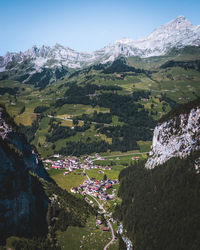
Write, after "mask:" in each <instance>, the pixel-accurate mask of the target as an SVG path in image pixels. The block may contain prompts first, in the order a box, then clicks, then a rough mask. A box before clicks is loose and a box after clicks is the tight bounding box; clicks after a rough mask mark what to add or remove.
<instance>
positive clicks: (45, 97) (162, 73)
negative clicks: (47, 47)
mask: <svg viewBox="0 0 200 250" xmlns="http://www.w3.org/2000/svg"><path fill="white" fill-rule="evenodd" d="M198 58H200V50H199V49H198V48H186V49H184V50H183V51H181V52H180V51H174V50H173V51H171V52H170V53H169V54H168V55H166V56H163V57H153V58H147V59H139V58H135V57H130V58H128V60H127V62H128V64H129V65H131V66H135V67H136V68H139V67H140V68H144V69H150V70H152V69H153V70H154V71H153V73H152V74H151V75H149V74H144V73H140V74H138V73H132V72H128V73H126V74H124V76H122V74H103V73H102V72H101V71H97V70H91V71H90V72H89V73H88V74H87V75H86V74H85V73H83V74H82V73H80V74H79V75H78V76H74V77H72V78H68V77H65V78H64V79H63V80H60V81H57V82H55V83H54V84H52V85H49V86H47V87H46V88H45V89H43V90H41V91H39V90H37V89H35V88H34V87H33V86H31V85H25V84H20V83H18V82H14V81H10V80H4V81H1V82H0V84H1V85H0V86H1V87H6V86H7V87H18V88H19V93H18V95H16V96H11V95H8V94H4V95H3V96H1V101H0V102H1V103H4V104H6V107H7V109H8V111H9V113H10V114H11V115H12V116H13V117H14V119H15V121H16V122H17V123H18V124H19V123H22V124H24V125H25V126H29V125H31V124H32V122H33V121H34V120H35V119H36V115H35V114H33V111H34V108H35V107H37V106H38V105H43V106H44V105H45V106H48V107H49V109H48V111H47V112H46V113H45V114H46V115H47V114H51V113H53V114H54V116H56V117H58V118H62V117H63V116H67V115H71V116H77V115H81V114H84V113H85V114H91V113H93V112H94V111H95V110H96V111H97V112H109V109H106V108H100V107H95V108H93V107H91V106H90V105H81V104H76V105H73V104H65V105H63V106H62V107H60V108H56V109H55V108H54V107H52V106H51V103H52V102H53V101H55V100H59V98H62V97H63V96H64V93H65V91H66V90H67V89H68V86H67V84H66V83H68V84H69V83H70V82H71V83H72V82H74V81H76V83H77V84H83V82H84V84H85V83H94V84H98V85H99V84H100V85H118V86H121V87H122V88H123V90H122V91H117V92H118V93H120V94H130V93H131V92H132V91H133V90H142V89H143V90H150V91H151V98H150V99H149V100H148V101H143V100H141V101H140V103H141V104H143V105H144V106H145V109H147V110H149V111H150V110H152V111H153V112H154V114H152V116H153V118H154V119H160V118H161V117H162V116H163V115H164V114H166V113H167V112H168V111H169V110H170V107H169V105H167V106H166V109H165V111H163V109H162V107H163V103H164V101H162V102H160V100H159V98H160V97H161V94H166V96H167V97H170V98H171V99H173V100H175V101H176V102H178V103H184V102H187V101H188V100H193V99H195V98H196V96H197V95H199V93H200V84H199V79H200V72H198V71H195V70H192V69H191V70H185V69H183V68H180V67H173V68H166V69H159V67H160V66H161V65H163V64H164V63H165V62H166V61H168V60H172V59H173V60H177V61H178V60H182V61H183V60H184V61H187V60H194V59H198ZM86 77H87V78H86ZM9 101H10V102H9ZM11 102H15V103H16V105H12V104H11ZM152 104H154V107H153V108H151V105H152ZM23 106H25V112H23V113H22V114H20V110H21V108H22V107H23ZM57 120H59V121H61V122H62V125H63V126H70V127H71V126H73V124H72V121H70V120H67V121H64V120H61V119H57ZM48 122H49V119H47V118H43V119H42V120H41V122H40V124H39V129H38V130H37V132H36V135H35V139H34V141H33V142H32V143H33V144H34V145H36V147H37V148H38V150H39V152H40V153H41V154H42V155H43V156H44V157H46V156H47V155H51V154H52V153H53V150H52V143H47V141H46V135H47V134H48V133H49V132H48V129H49V125H48ZM117 124H120V122H119V121H118V117H116V116H115V117H113V122H112V125H117ZM79 125H82V123H81V122H80V124H79ZM96 133H98V131H96V130H94V127H92V128H91V129H90V130H88V131H86V132H84V133H78V134H77V135H76V136H75V137H73V138H68V139H65V140H62V139H61V140H59V141H57V142H55V146H56V149H59V148H61V147H64V146H65V144H66V141H69V140H75V141H78V140H79V139H80V138H81V139H83V140H84V138H86V137H90V138H91V140H95V139H97V138H94V135H95V134H96ZM101 139H103V140H105V141H107V142H109V143H111V141H110V139H109V138H107V137H105V136H104V135H101ZM39 143H40V144H41V147H40V148H39V147H38V145H39ZM141 150H143V149H142V148H141Z"/></svg>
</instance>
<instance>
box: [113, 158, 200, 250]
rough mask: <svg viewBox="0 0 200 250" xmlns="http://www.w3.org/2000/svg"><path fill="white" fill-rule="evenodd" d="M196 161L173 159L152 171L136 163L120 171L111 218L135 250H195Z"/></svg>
mask: <svg viewBox="0 0 200 250" xmlns="http://www.w3.org/2000/svg"><path fill="white" fill-rule="evenodd" d="M198 157H199V154H198V155H192V156H190V157H189V158H188V159H179V158H173V159H171V160H169V161H167V162H166V163H164V164H163V165H161V166H157V167H155V168H154V169H152V170H149V169H146V168H145V167H144V162H138V163H136V164H134V166H130V167H128V168H126V169H124V170H122V171H121V173H120V175H119V179H120V189H119V196H120V197H121V198H122V204H121V206H120V207H119V206H117V207H116V210H115V213H114V215H115V217H117V218H119V219H121V220H122V221H123V224H124V226H125V228H126V229H127V232H128V236H129V237H130V239H131V240H132V241H133V246H134V249H135V250H144V249H149V250H160V249H169V250H173V249H183V250H184V249H185V250H188V249H194V250H197V249H199V246H200V223H199V220H198V218H199V215H200V212H199V211H200V199H199V197H200V176H199V174H197V173H196V170H195V168H194V162H195V159H197V158H198Z"/></svg>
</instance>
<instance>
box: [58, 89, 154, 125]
mask: <svg viewBox="0 0 200 250" xmlns="http://www.w3.org/2000/svg"><path fill="white" fill-rule="evenodd" d="M97 87H98V86H97V85H92V84H87V85H85V86H83V87H80V86H78V85H73V86H71V87H70V88H69V89H68V90H67V91H66V96H67V97H66V98H65V99H60V100H57V101H56V102H55V104H54V105H55V107H61V106H62V105H64V104H66V103H68V104H84V105H91V106H93V107H95V106H100V107H105V108H109V109H110V113H111V115H117V116H119V120H120V121H122V122H125V123H128V124H130V125H135V126H143V127H149V128H153V127H154V126H155V121H154V120H153V118H152V117H150V116H149V114H148V112H147V111H145V109H144V107H143V105H141V104H137V103H134V101H135V99H138V98H143V96H148V93H147V94H146V93H144V92H143V91H141V92H139V93H135V92H134V93H133V95H132V96H128V95H119V94H117V93H112V92H111V93H101V94H99V95H94V94H95V91H96V89H97ZM91 95H93V96H91Z"/></svg>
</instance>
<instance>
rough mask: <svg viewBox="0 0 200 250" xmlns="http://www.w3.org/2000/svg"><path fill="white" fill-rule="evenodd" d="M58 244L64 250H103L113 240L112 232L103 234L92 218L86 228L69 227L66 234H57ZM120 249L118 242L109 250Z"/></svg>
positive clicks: (92, 217)
mask: <svg viewBox="0 0 200 250" xmlns="http://www.w3.org/2000/svg"><path fill="white" fill-rule="evenodd" d="M57 239H58V243H59V245H60V246H61V249H63V250H76V249H85V250H102V249H103V248H104V246H105V245H106V244H107V243H108V242H109V241H110V240H111V232H103V231H102V230H101V229H100V228H97V227H96V218H95V217H94V216H91V217H90V218H88V222H87V224H86V226H85V227H82V228H80V227H72V226H70V227H68V229H67V230H66V231H65V232H60V231H58V232H57ZM114 249H115V250H117V249H118V241H116V242H115V243H114V244H113V245H112V246H111V247H110V248H109V250H114Z"/></svg>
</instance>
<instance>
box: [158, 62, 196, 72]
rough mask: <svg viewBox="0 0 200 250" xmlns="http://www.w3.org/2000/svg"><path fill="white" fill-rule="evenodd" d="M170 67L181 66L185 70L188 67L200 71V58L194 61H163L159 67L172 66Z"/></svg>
mask: <svg viewBox="0 0 200 250" xmlns="http://www.w3.org/2000/svg"><path fill="white" fill-rule="evenodd" d="M172 67H181V68H184V69H185V70H188V69H194V70H197V71H200V60H194V61H186V62H184V61H174V60H171V61H168V62H166V63H164V64H163V65H162V66H161V67H160V68H161V69H166V68H172Z"/></svg>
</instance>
